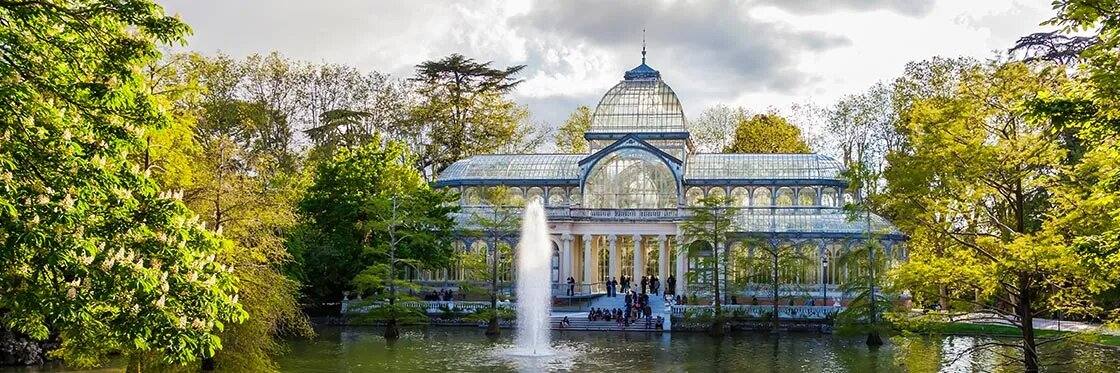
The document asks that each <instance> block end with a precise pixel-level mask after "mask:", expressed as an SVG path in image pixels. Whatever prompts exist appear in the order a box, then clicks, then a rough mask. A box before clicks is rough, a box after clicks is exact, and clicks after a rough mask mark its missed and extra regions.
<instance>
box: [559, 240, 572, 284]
mask: <svg viewBox="0 0 1120 373" xmlns="http://www.w3.org/2000/svg"><path fill="white" fill-rule="evenodd" d="M572 273H573V272H572V235H571V234H568V233H564V234H562V235H560V283H562V284H567V283H568V277H571V276H572Z"/></svg>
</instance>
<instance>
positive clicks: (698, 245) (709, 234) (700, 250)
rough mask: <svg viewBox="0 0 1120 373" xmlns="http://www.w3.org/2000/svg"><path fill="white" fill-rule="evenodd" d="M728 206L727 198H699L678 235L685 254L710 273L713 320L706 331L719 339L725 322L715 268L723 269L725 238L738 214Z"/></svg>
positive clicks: (718, 277) (726, 241)
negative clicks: (698, 258) (681, 235)
mask: <svg viewBox="0 0 1120 373" xmlns="http://www.w3.org/2000/svg"><path fill="white" fill-rule="evenodd" d="M732 206H733V204H732V200H731V198H730V197H726V196H708V197H704V198H701V199H700V200H699V201H697V205H696V206H695V207H691V208H690V209H689V211H690V213H691V216H689V217H688V219H687V220H685V222H684V223H683V224H682V225H681V233H682V234H684V236H685V238H686V240H687V243H686V245H685V247H686V248H687V250H689V255H690V256H696V257H700V258H701V260H702V261H703V262H704V263H702V264H703V266H704V267H706V268H710V270H711V275H712V276H711V281H712V285H711V286H712V287H711V289H712V299H713V301H714V305H715V317H714V318H713V321H712V325H711V327H710V328H709V330H708V332H709V334H711V335H713V336H722V335H723V333H724V330H723V329H724V321H725V320H724V315H723V309H722V307H721V306H720V303H721V302H720V298H721V295H722V293H720V281H721V279H720V269H719V268H720V264H721V263H723V264H724V265H725V267H726V263H727V262H726V260H727V259H726V255H727V254H728V253H727V243H728V242H729V237H728V236H729V234H730V232H731V231H732V229H733V227H734V224H735V222H734V217H735V215H737V214H738V211H739V208H737V207H732ZM708 251H710V253H709V252H708ZM709 254H710V255H709Z"/></svg>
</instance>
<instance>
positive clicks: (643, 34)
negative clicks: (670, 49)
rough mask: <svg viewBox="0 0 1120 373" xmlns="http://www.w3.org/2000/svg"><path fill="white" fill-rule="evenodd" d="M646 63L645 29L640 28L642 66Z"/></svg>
mask: <svg viewBox="0 0 1120 373" xmlns="http://www.w3.org/2000/svg"><path fill="white" fill-rule="evenodd" d="M645 63H646V29H645V28H642V64H645Z"/></svg>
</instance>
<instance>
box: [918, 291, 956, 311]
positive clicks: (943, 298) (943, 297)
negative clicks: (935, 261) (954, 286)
mask: <svg viewBox="0 0 1120 373" xmlns="http://www.w3.org/2000/svg"><path fill="white" fill-rule="evenodd" d="M938 290H939V293H940V294H938V295H939V297H940V299H938V304H940V305H941V310H942V311H948V310H949V307H950V305H949V287H948V286H944V285H942V286H941V288H940V289H938ZM923 308H924V307H923Z"/></svg>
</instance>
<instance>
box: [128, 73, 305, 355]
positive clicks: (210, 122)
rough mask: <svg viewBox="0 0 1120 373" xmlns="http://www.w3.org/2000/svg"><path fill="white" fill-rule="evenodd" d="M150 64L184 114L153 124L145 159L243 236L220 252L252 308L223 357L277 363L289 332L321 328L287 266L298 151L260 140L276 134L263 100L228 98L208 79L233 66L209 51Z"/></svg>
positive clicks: (164, 93) (157, 87) (155, 86)
mask: <svg viewBox="0 0 1120 373" xmlns="http://www.w3.org/2000/svg"><path fill="white" fill-rule="evenodd" d="M148 71H149V76H150V78H151V83H150V84H152V91H154V92H157V96H156V97H157V98H161V99H164V100H166V102H165V104H166V105H167V106H168V107H170V108H172V112H173V113H174V114H175V121H174V122H173V123H172V125H170V126H168V127H166V128H163V129H159V130H157V131H151V132H149V133H148V136H147V138H146V140H147V141H145V143H144V152H143V153H142V154H140V155H138V156H135V157H134V158H136V162H138V163H141V164H142V165H146V166H145V169H147V170H149V171H151V172H152V175H153V176H154V177H155V178H156V179H157V180H159V181H160V184H162V185H164V186H165V187H168V188H176V189H180V190H182V191H183V192H181V193H182V194H183V195H184V202H185V203H186V204H187V206H189V207H190V208H191V209H192V210H193V211H195V212H198V213H201V214H204V216H206V217H207V220H209V221H210V222H211V223H214V227H215V229H218V230H220V231H222V232H223V235H224V236H225V237H227V238H230V239H232V240H233V241H234V242H235V245H232V246H230V248H229V249H228V250H227V251H226V252H225V253H223V255H221V256H220V257H219V260H220V261H221V262H222V263H223V264H225V265H228V266H232V267H234V268H238V269H239V271H238V272H237V273H236V275H237V277H238V279H239V280H240V284H241V286H240V295H241V301H242V304H243V306H244V308H245V310H246V312H248V313H249V315H250V317H249V319H248V320H247V321H246V322H243V323H240V324H236V325H233V326H231V327H230V328H227V329H226V330H225V331H223V332H222V334H221V337H222V339H223V341H225V344H224V345H225V346H224V347H225V348H224V349H223V351H222V352H221V353H219V354H217V356H215V360H216V363H217V365H218V366H219V367H220V368H222V369H228V370H235V371H241V370H252V371H275V370H277V367H276V365H275V363H274V362H273V360H272V357H274V356H276V355H278V354H280V353H282V352H283V348H282V346H281V344H280V343H279V338H280V337H282V336H310V335H312V334H313V332H312V330H311V327H310V324H309V322H308V321H307V318H306V316H304V315H303V313H302V311H301V309H300V305H299V303H298V302H297V297H298V295H299V284H298V283H297V282H296V281H294V280H292V279H291V278H289V277H287V276H285V275H284V274H283V273H282V272H281V268H282V266H284V265H287V264H290V262H291V259H292V258H291V256H290V255H289V254H288V251H287V250H286V248H285V245H284V244H285V239H286V233H285V232H286V231H288V230H290V229H291V228H292V227H293V226H294V225H295V214H294V211H293V207H294V204H295V200H296V198H297V196H298V193H299V191H300V190H302V189H303V184H304V180H303V178H302V175H300V174H297V173H295V171H293V170H291V168H290V167H279V166H278V165H279V164H280V163H281V162H278V161H277V160H279V159H287V160H291V159H294V158H296V156H295V155H294V154H288V153H278V152H279V151H280V150H282V149H270V147H268V146H261V145H260V144H262V143H263V142H267V141H269V140H267V139H262V138H266V137H268V136H262V135H260V131H261V130H260V129H259V128H258V126H259V124H260V123H261V122H260V121H258V120H256V119H253V118H254V116H255V113H258V112H259V108H260V105H223V104H221V102H223V101H222V100H227V99H226V98H223V97H224V96H223V94H222V93H221V92H215V91H220V88H219V89H216V90H215V91H210V90H207V89H206V87H202V86H200V84H199V82H200V81H205V82H208V83H210V84H217V82H218V80H219V79H218V78H216V77H215V76H220V75H223V74H224V73H222V72H221V71H220V70H217V69H214V68H213V67H212V66H211V65H210V63H209V62H207V61H206V60H204V59H202V57H200V56H198V55H187V54H180V55H174V56H171V57H170V58H168V59H166V60H165V61H163V62H161V63H159V64H155V65H150V67H149V69H148ZM219 87H220V84H219ZM215 107H223V108H225V109H224V110H220V111H216V110H213V108H215ZM200 123H201V124H202V125H201V126H199V125H198V124H200ZM219 123H220V124H219ZM285 151H286V150H285Z"/></svg>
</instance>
